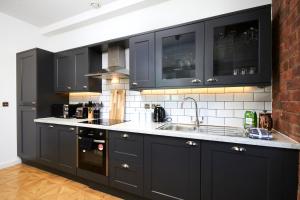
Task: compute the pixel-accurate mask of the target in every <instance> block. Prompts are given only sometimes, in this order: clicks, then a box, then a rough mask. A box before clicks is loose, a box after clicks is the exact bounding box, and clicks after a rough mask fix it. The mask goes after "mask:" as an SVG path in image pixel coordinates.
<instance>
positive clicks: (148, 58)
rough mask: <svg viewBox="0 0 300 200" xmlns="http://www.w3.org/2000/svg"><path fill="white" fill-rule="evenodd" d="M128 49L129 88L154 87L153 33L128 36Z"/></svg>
mask: <svg viewBox="0 0 300 200" xmlns="http://www.w3.org/2000/svg"><path fill="white" fill-rule="evenodd" d="M129 49H130V88H131V89H138V88H154V87H155V66H154V59H155V58H154V33H150V34H146V35H140V36H136V37H133V38H130V40H129Z"/></svg>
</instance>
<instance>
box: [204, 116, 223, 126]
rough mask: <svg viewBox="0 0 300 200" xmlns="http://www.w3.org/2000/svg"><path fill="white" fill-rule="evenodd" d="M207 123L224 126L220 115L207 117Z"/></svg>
mask: <svg viewBox="0 0 300 200" xmlns="http://www.w3.org/2000/svg"><path fill="white" fill-rule="evenodd" d="M207 123H208V124H210V125H215V126H224V123H225V119H224V118H222V117H208V121H207Z"/></svg>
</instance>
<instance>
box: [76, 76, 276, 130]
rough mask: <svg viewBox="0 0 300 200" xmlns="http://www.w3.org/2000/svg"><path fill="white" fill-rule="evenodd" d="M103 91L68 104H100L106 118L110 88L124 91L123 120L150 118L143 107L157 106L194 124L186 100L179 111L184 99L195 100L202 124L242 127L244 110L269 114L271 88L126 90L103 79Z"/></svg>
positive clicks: (177, 119)
mask: <svg viewBox="0 0 300 200" xmlns="http://www.w3.org/2000/svg"><path fill="white" fill-rule="evenodd" d="M102 82H103V91H102V94H100V95H93V94H89V95H80V94H79V95H76V96H74V95H70V102H71V103H77V102H87V101H89V100H92V101H95V102H97V101H98V102H99V101H102V102H103V104H104V108H103V117H105V118H109V106H110V95H111V91H110V90H111V89H112V88H119V89H126V108H125V119H127V120H138V119H139V120H148V121H150V120H151V119H152V117H151V112H153V109H145V104H149V105H150V106H151V105H152V104H155V105H156V104H160V105H161V106H163V107H165V110H166V113H167V115H168V116H170V117H171V118H172V120H173V122H174V123H177V122H178V123H192V122H193V121H195V110H194V109H195V105H194V103H193V102H192V101H189V100H188V101H186V102H185V103H184V104H183V109H181V103H182V100H183V98H184V97H192V98H194V99H196V101H197V105H198V109H199V112H198V113H199V116H201V117H204V124H210V125H227V126H242V125H243V118H244V113H245V111H246V110H253V111H256V112H257V113H260V112H262V111H263V110H264V109H266V110H268V111H269V112H271V111H272V102H271V93H272V91H271V87H266V88H257V87H226V88H193V89H169V90H144V91H142V92H139V91H129V90H128V88H129V84H128V83H129V81H128V79H121V80H120V82H119V83H114V84H111V83H110V81H105V80H103V81H102Z"/></svg>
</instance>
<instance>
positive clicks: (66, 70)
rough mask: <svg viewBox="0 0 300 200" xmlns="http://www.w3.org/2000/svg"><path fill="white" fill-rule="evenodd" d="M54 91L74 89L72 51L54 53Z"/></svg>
mask: <svg viewBox="0 0 300 200" xmlns="http://www.w3.org/2000/svg"><path fill="white" fill-rule="evenodd" d="M54 62H55V63H54V64H55V91H61V92H63V91H72V90H75V85H76V84H75V76H76V75H75V61H74V58H73V52H72V51H64V52H60V53H56V54H55V61H54Z"/></svg>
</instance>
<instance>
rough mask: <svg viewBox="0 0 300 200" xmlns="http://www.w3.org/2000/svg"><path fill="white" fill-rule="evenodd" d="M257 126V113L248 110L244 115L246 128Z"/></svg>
mask: <svg viewBox="0 0 300 200" xmlns="http://www.w3.org/2000/svg"><path fill="white" fill-rule="evenodd" d="M256 127H257V114H256V112H253V111H248V110H247V111H246V112H245V115H244V128H245V129H246V128H256Z"/></svg>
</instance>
